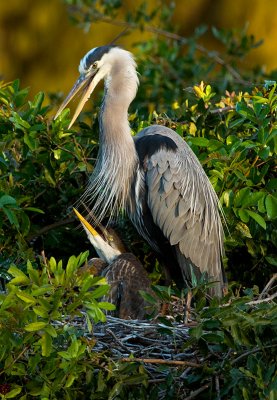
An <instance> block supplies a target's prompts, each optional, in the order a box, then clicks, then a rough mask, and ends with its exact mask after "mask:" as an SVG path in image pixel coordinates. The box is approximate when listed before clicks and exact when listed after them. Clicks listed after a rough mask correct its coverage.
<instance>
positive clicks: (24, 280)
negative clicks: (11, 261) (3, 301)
mask: <svg viewBox="0 0 277 400" xmlns="http://www.w3.org/2000/svg"><path fill="white" fill-rule="evenodd" d="M8 273H9V274H10V275H12V276H14V279H12V280H11V282H10V283H12V284H13V285H28V284H29V283H30V279H29V278H28V277H27V276H26V275H25V274H24V272H23V271H21V270H20V269H19V268H17V267H16V266H15V265H11V266H10V268H9V269H8Z"/></svg>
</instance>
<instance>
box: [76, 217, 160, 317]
mask: <svg viewBox="0 0 277 400" xmlns="http://www.w3.org/2000/svg"><path fill="white" fill-rule="evenodd" d="M74 212H75V214H76V215H77V217H78V218H79V220H80V222H81V224H82V225H83V228H84V229H85V231H86V234H87V237H88V239H89V241H90V242H91V244H92V245H93V247H94V248H95V250H96V252H97V254H98V256H99V257H100V259H92V265H91V266H89V268H87V267H86V266H85V267H82V268H83V270H82V268H81V271H80V272H81V273H82V272H85V271H87V269H89V270H90V271H91V270H92V273H93V274H96V275H102V276H104V277H105V278H106V279H107V282H108V284H109V285H110V291H109V294H108V295H107V296H105V298H104V300H105V301H108V302H110V303H112V304H114V305H115V306H116V312H115V315H116V316H117V317H119V318H122V319H130V318H131V319H143V318H144V317H145V315H146V313H147V310H146V308H147V307H148V308H149V303H147V302H146V301H145V300H144V298H143V297H142V296H141V294H140V293H139V291H140V290H142V291H144V292H147V293H149V294H151V295H152V297H154V292H153V291H152V289H151V281H150V279H149V278H148V276H147V273H146V270H145V269H144V267H143V265H142V264H141V263H140V261H139V260H138V259H137V258H136V257H135V256H134V254H132V253H122V252H121V250H119V247H117V246H114V247H112V246H111V245H110V244H109V243H108V241H107V240H104V238H102V236H101V235H100V234H99V233H98V232H97V231H96V230H95V229H94V228H93V227H92V226H91V224H90V223H89V222H88V221H87V220H86V219H85V218H84V217H83V216H82V215H81V214H80V213H79V212H78V211H77V210H76V209H74ZM158 307H159V302H158V301H157V307H156V310H154V309H151V310H150V312H151V313H153V312H155V311H156V312H155V313H157V311H158Z"/></svg>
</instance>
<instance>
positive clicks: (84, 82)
mask: <svg viewBox="0 0 277 400" xmlns="http://www.w3.org/2000/svg"><path fill="white" fill-rule="evenodd" d="M96 73H97V70H96V71H93V73H90V74H87V75H86V74H82V75H80V77H79V78H78V79H77V81H76V82H75V84H74V86H73V88H72V89H71V90H70V92H69V94H68V95H67V97H66V99H65V100H64V101H63V103H62V104H61V106H60V108H59V109H58V111H57V113H56V115H55V117H54V119H56V118H58V116H59V115H60V114H61V112H62V111H63V110H64V109H65V107H66V106H67V104H68V103H69V102H70V101H71V100H72V99H73V97H74V96H76V94H77V93H78V92H79V91H80V90H81V89H82V88H83V87H84V91H83V95H82V97H81V100H80V102H79V104H78V106H77V108H76V111H75V113H74V115H73V117H72V120H71V122H70V124H69V127H68V128H71V127H72V125H73V124H74V122H75V121H76V119H77V117H78V115H79V114H80V112H81V111H82V109H83V107H84V105H85V103H86V101H87V100H88V99H89V97H90V95H91V93H92V92H93V90H94V88H95V86H96V85H97V83H98V82H95V81H94V79H93V78H94V76H95V75H96Z"/></svg>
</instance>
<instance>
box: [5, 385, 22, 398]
mask: <svg viewBox="0 0 277 400" xmlns="http://www.w3.org/2000/svg"><path fill="white" fill-rule="evenodd" d="M21 391H22V387H17V388H15V389H12V390H10V391H9V392H8V393H6V394H5V397H4V399H13V398H14V397H16V396H17V395H18V394H19V393H21Z"/></svg>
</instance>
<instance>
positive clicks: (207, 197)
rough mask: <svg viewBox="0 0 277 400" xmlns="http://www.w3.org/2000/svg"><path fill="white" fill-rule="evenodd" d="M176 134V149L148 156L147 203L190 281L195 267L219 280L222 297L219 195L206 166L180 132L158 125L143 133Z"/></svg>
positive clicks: (218, 289) (161, 150)
mask: <svg viewBox="0 0 277 400" xmlns="http://www.w3.org/2000/svg"><path fill="white" fill-rule="evenodd" d="M142 134H144V135H153V134H159V135H164V136H167V137H169V138H171V139H172V140H173V141H174V142H175V143H176V144H177V148H176V150H174V151H173V150H172V151H171V150H169V149H165V148H162V147H161V148H160V149H159V150H158V151H157V152H155V153H153V154H152V155H151V156H150V157H148V158H145V160H144V171H145V183H146V187H147V189H148V194H147V203H148V207H149V209H150V211H151V213H152V217H153V220H154V222H155V224H156V225H157V226H158V227H159V228H160V229H161V230H162V232H163V234H164V235H165V237H166V238H167V239H168V240H169V242H170V244H171V245H172V246H175V248H176V253H177V259H178V262H179V265H180V266H181V269H182V273H183V276H184V278H185V279H186V280H189V278H190V275H191V274H190V268H191V267H190V265H191V264H193V266H194V267H196V271H197V270H198V271H200V272H201V273H205V272H206V273H207V274H208V276H209V277H210V278H211V279H212V280H215V281H219V284H218V285H217V286H216V287H215V289H214V290H213V293H214V294H217V295H221V293H222V287H223V276H222V264H221V258H222V254H223V229H222V224H221V220H220V214H219V210H218V199H217V196H216V193H215V192H214V190H213V188H212V186H211V183H210V182H209V179H208V178H207V176H206V174H205V172H204V170H203V168H202V166H201V164H200V163H199V161H198V159H197V158H196V156H195V154H194V153H193V152H192V150H191V149H190V147H189V146H188V145H187V144H186V142H184V141H183V140H182V139H181V138H180V137H179V136H178V135H177V134H176V133H175V132H174V131H172V130H170V129H167V128H164V127H160V126H154V127H151V128H148V129H146V130H144V132H142V133H141V134H140V135H142Z"/></svg>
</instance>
